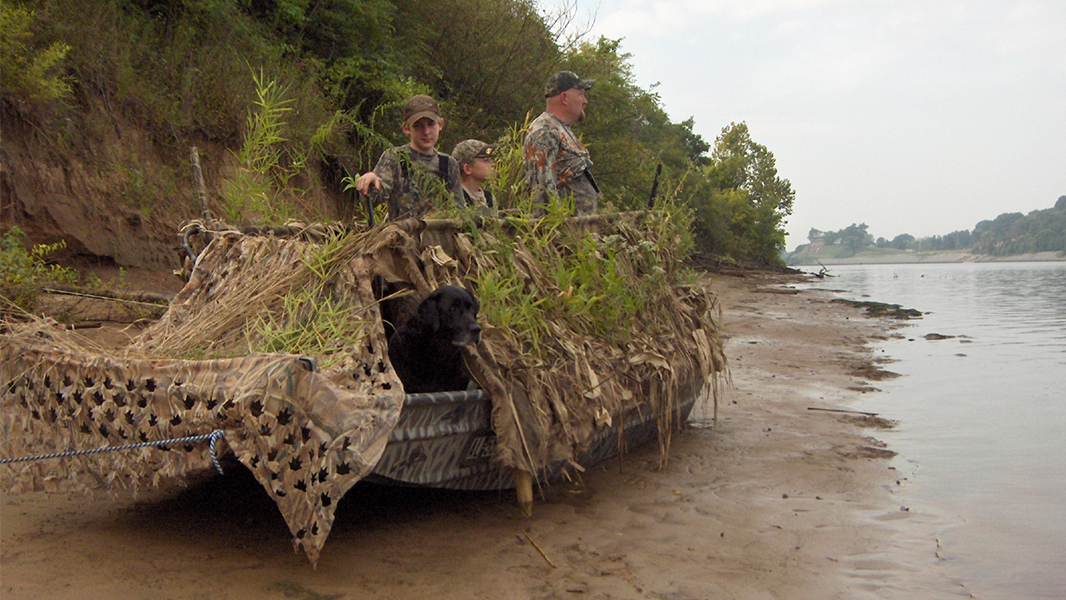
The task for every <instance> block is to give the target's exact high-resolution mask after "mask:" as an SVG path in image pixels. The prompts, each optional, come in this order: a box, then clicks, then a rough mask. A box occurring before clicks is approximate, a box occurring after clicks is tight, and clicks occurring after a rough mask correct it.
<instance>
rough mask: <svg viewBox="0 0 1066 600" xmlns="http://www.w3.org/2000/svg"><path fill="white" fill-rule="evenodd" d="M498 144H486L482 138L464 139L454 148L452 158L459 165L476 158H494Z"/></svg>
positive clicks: (466, 163) (468, 162)
mask: <svg viewBox="0 0 1066 600" xmlns="http://www.w3.org/2000/svg"><path fill="white" fill-rule="evenodd" d="M498 147H499V145H498V144H486V143H485V142H483V141H481V140H463V141H461V142H459V143H458V144H456V145H455V148H454V149H452V158H454V159H455V162H457V163H459V166H460V167H462V166H463V165H468V164H470V163H472V162H474V159H475V158H492V155H493V154H494V153H495V152H496V148H498Z"/></svg>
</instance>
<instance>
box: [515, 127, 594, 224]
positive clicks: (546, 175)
mask: <svg viewBox="0 0 1066 600" xmlns="http://www.w3.org/2000/svg"><path fill="white" fill-rule="evenodd" d="M524 158H525V167H526V183H527V184H529V187H530V189H531V190H532V191H533V194H534V203H535V204H541V205H543V204H545V203H546V202H547V200H548V196H549V194H555V195H558V196H565V195H567V194H573V197H574V212H575V214H578V215H584V214H589V213H594V212H596V205H597V200H598V199H599V196H600V190H599V188H597V187H596V182H595V180H593V179H592V172H591V171H590V169H591V168H592V159H591V158H590V157H589V151H588V150H586V149H585V145H584V144H582V143H581V141H580V140H578V139H577V136H575V135H574V132H573V131H572V130H571V129H570V125H567V124H566V123H564V122H563V121H562V120H561V119H559V118H558V117H556V116H555V115H553V114H551V113H549V112H547V111H545V112H543V113H541V115H540V116H539V117H537V118H536V119H534V120H533V122H532V123H531V124H530V125H529V130H528V131H527V132H526V142H525V155H524Z"/></svg>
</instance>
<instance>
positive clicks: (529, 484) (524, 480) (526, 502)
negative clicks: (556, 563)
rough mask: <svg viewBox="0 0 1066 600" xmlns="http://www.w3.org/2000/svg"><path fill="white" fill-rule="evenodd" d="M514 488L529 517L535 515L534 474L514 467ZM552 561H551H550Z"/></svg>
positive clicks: (520, 505) (519, 502)
mask: <svg viewBox="0 0 1066 600" xmlns="http://www.w3.org/2000/svg"><path fill="white" fill-rule="evenodd" d="M514 489H515V492H516V493H517V494H518V506H519V507H520V508H521V509H522V512H523V513H525V515H526V516H527V517H530V516H532V515H533V475H532V474H531V473H529V472H528V471H523V470H521V469H514ZM549 562H550V561H549Z"/></svg>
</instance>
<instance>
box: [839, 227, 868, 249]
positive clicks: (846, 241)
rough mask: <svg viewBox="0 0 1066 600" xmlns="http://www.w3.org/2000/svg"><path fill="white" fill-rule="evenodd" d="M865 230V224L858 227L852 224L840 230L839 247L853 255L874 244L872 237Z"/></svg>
mask: <svg viewBox="0 0 1066 600" xmlns="http://www.w3.org/2000/svg"><path fill="white" fill-rule="evenodd" d="M867 229H868V227H867V225H866V223H861V224H858V225H856V224H855V223H852V224H851V225H849V226H847V227H845V228H844V229H841V230H840V245H841V246H843V247H844V249H845V250H847V251H848V252H851V253H852V254H855V253H856V252H858V251H859V250H862V249H863V248H866V247H867V246H870V245H872V244H873V242H874V236H872V235H870V234H869V233H868V232H867Z"/></svg>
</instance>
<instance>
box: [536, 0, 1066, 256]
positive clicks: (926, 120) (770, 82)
mask: <svg viewBox="0 0 1066 600" xmlns="http://www.w3.org/2000/svg"><path fill="white" fill-rule="evenodd" d="M560 1H561V0H540V4H541V6H542V7H544V8H549V7H551V6H555V5H558V4H559V3H560ZM577 8H578V17H577V20H578V21H579V22H582V23H584V22H587V21H588V19H589V17H590V15H594V18H595V21H594V24H593V29H592V33H591V34H590V35H591V36H592V39H595V38H596V37H598V36H600V35H603V36H606V37H609V38H623V42H622V50H623V51H624V52H628V53H630V54H632V55H633V56H632V59H631V63H632V66H633V71H634V74H635V76H636V81H637V84H638V85H640V86H641V87H643V88H645V89H647V88H649V87H650V86H652V85H653V84H656V83H658V84H659V85H658V87H656V88H655V89H656V91H657V92H658V93H659V94H660V96H661V98H662V103H663V106H664V108H665V109H666V110H667V112H668V113H669V114H670V116H671V119H672V120H674V121H675V122H676V121H681V120H684V119H686V118H688V117H690V116H691V117H695V122H696V126H695V130H696V133H699V134H700V135H702V136H703V137H704V139H706V140H707V141H708V143H713V142H714V139H715V137H717V136H718V135H719V134H720V133H721V130H722V128H723V127H726V126H728V125H729V124H730V123H731V122H741V121H744V122H746V123H747V124H748V128H749V130H750V132H751V136H752V139H754V140H755V141H756V142H757V143H760V144H762V145H764V146H766V147H767V148H768V149H769V150H770V151H771V152H773V153H774V157H775V158H776V159H777V168H778V172H779V174H780V175H781V176H782V177H784V178H786V179H789V180H790V181H791V182H792V189H793V190H794V191H795V192H796V202H795V206H794V210H793V215H792V216H791V217H790V218H789V221H788V225H787V230H788V233H789V237H788V242H787V247H788V249H789V250H791V249H793V248H794V247H795V246H797V245H798V244H803V243H806V242H807V233H808V232H809V231H810V229H811V228H812V227H816V228H818V229H822V230H830V231H833V230H838V229H841V228H844V227H847V226H848V225H851V224H852V223H866V224H867V225H869V231H870V233H871V234H873V236H874V237H875V238H877V237H885V238H888V239H892V238H893V237H895V236H896V235H899V234H901V233H909V234H911V235H914V236H916V237H925V236H929V235H942V234H946V233H950V232H952V231H955V230H959V229H972V228H973V226H974V225H976V224H977V222H978V221H980V220H983V219H992V218H995V217H996V216H997V215H999V214H1000V213H1004V212H1021V213H1023V214H1024V213H1028V212H1030V211H1032V210H1036V209H1044V208H1050V207H1051V206H1053V205H1054V203H1055V201H1056V199H1057V198H1058V197H1059V196H1061V195H1066V1H1064V0H1032V1H1025V0H1021V1H1018V0H1013V1H1007V0H1003V1H998V0H958V1H937V0H885V1H881V0H737V1H725V0H614V1H610V0H604V1H602V2H601V1H600V0H577ZM590 98H591V102H590V105H589V118H590V119H592V118H594V114H595V102H596V100H595V89H593V93H592V94H591V95H590ZM593 160H595V155H593Z"/></svg>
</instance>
